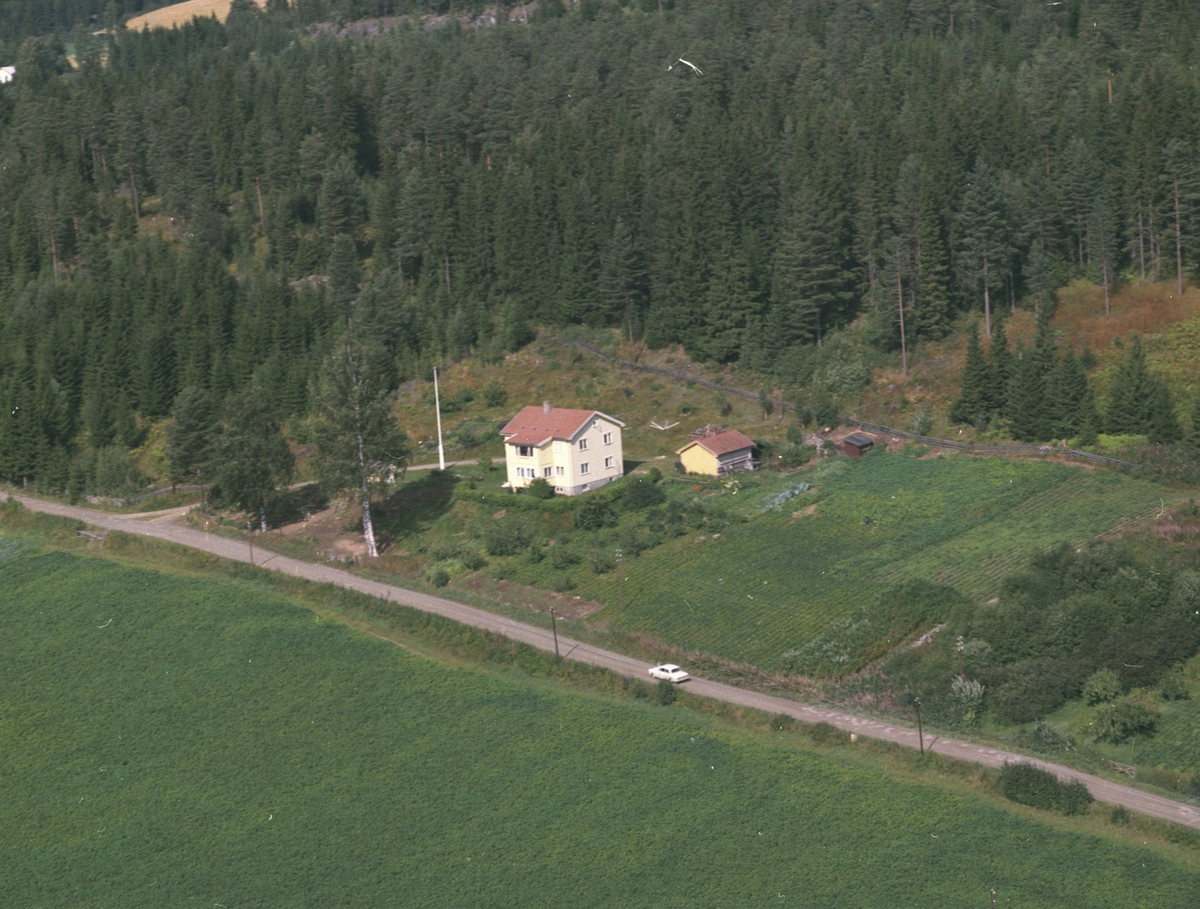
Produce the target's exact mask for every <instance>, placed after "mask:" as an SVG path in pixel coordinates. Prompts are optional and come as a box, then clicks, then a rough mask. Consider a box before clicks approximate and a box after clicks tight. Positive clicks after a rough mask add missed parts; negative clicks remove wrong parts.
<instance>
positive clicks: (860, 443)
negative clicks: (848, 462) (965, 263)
mask: <svg viewBox="0 0 1200 909" xmlns="http://www.w3.org/2000/svg"><path fill="white" fill-rule="evenodd" d="M874 447H875V440H874V439H872V438H871V437H870V436H868V435H864V434H863V433H861V432H852V433H850V435H848V436H846V438H844V439H842V450H843V451H844V452H845V453H846V457H848V458H861V457H862V455H863V453H864V452H865V451H867V450H868V449H871V448H874Z"/></svg>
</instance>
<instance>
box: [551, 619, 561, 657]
mask: <svg viewBox="0 0 1200 909" xmlns="http://www.w3.org/2000/svg"><path fill="white" fill-rule="evenodd" d="M550 628H551V629H552V630H553V631H554V659H556V660H560V659H562V657H560V656H559V655H558V622H556V621H555V619H554V607H553V606H551V607H550Z"/></svg>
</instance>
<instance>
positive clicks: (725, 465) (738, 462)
mask: <svg viewBox="0 0 1200 909" xmlns="http://www.w3.org/2000/svg"><path fill="white" fill-rule="evenodd" d="M753 467H754V459H753V458H752V457H751V449H749V448H742V449H739V450H738V451H730V452H727V453H726V454H723V455H721V456H720V457H719V458H717V470H716V472H717V473H719V474H725V473H732V472H733V471H735V470H751V469H753Z"/></svg>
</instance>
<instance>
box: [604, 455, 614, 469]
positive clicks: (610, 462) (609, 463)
mask: <svg viewBox="0 0 1200 909" xmlns="http://www.w3.org/2000/svg"><path fill="white" fill-rule="evenodd" d="M604 466H605V467H616V466H617V459H616V458H614V457H612V455H609V456H608V457H607V458H605V459H604Z"/></svg>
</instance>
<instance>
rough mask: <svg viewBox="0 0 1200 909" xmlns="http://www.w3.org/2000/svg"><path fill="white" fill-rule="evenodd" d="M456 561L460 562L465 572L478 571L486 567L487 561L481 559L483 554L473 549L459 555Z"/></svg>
mask: <svg viewBox="0 0 1200 909" xmlns="http://www.w3.org/2000/svg"><path fill="white" fill-rule="evenodd" d="M458 560H459V561H460V562H462V565H463V567H464V568H465V569H467V571H478V570H479V569H480V568H483V567H484V566H485V565H487V559H485V558H484V557H483V554H482V553H480V552H478V551H476V550H474V549H468V550H465V551H463V552H461V553H459V555H458Z"/></svg>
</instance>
